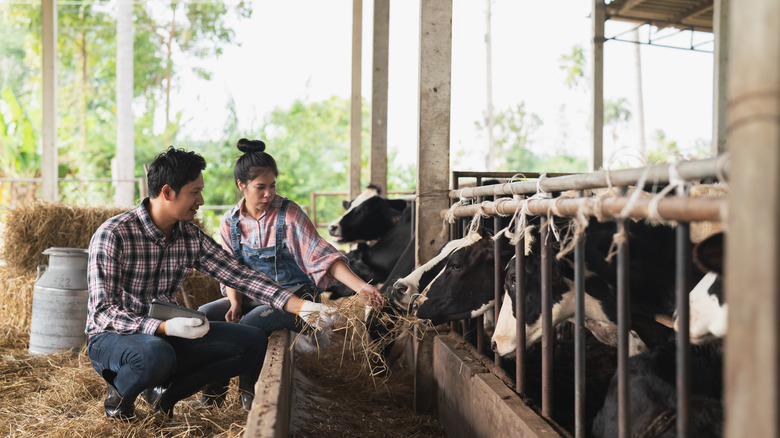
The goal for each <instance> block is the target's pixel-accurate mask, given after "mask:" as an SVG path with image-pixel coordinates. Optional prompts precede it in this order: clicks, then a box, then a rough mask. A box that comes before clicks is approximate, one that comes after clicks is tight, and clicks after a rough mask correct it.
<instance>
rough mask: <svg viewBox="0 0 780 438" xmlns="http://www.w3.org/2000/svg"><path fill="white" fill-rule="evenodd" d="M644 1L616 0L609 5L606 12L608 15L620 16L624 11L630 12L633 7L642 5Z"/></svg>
mask: <svg viewBox="0 0 780 438" xmlns="http://www.w3.org/2000/svg"><path fill="white" fill-rule="evenodd" d="M644 1H645V0H617V1H614V2H612V3H610V4H609V6H607V7H606V12H607V13H608V14H609V15H612V14H618V15H619V14H622V13H624V12H626V11H630V10H631V9H633V8H634V7H635V6H638V5H640V4H642V3H643V2H644Z"/></svg>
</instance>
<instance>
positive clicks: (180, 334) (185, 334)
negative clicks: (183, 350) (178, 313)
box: [163, 317, 209, 339]
mask: <svg viewBox="0 0 780 438" xmlns="http://www.w3.org/2000/svg"><path fill="white" fill-rule="evenodd" d="M163 324H165V325H164V326H163V329H164V330H165V335H166V336H176V337H177V338H186V339H197V338H201V337H203V335H205V334H206V333H208V331H209V322H208V320H206V321H205V322H204V320H202V319H199V318H185V317H176V318H171V319H169V320H167V321H165V322H163Z"/></svg>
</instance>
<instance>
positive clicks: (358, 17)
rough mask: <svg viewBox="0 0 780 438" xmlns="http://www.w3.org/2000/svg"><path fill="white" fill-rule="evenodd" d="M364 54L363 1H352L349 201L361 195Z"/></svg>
mask: <svg viewBox="0 0 780 438" xmlns="http://www.w3.org/2000/svg"><path fill="white" fill-rule="evenodd" d="M362 52H363V0H352V98H351V107H350V118H349V139H350V142H349V199H355V197H356V196H357V195H358V194H360V191H361V190H360V168H361V167H362V166H361V162H360V153H361V138H360V134H361V131H362V127H363V117H362V116H363V114H362V111H363V108H362V106H363V99H362V97H361V94H360V93H361V83H360V82H361V66H362V59H363V58H362V54H363V53H362Z"/></svg>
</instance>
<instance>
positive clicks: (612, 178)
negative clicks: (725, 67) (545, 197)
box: [449, 156, 729, 199]
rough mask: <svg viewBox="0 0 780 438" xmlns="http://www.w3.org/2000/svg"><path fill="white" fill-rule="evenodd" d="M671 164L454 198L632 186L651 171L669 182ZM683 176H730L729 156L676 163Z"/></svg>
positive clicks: (455, 193)
mask: <svg viewBox="0 0 780 438" xmlns="http://www.w3.org/2000/svg"><path fill="white" fill-rule="evenodd" d="M669 166H671V165H670V164H660V165H657V166H648V167H646V168H645V167H642V168H635V169H623V170H611V171H609V175H608V174H607V171H605V170H601V171H598V172H590V173H583V174H577V175H566V176H558V177H552V178H544V179H543V180H542V181H535V180H534V181H518V182H514V183H505V184H494V185H489V186H482V187H466V188H463V189H460V190H451V191H450V194H449V196H450V198H454V199H461V197H463V198H476V197H477V196H489V195H514V194H531V193H536V192H537V191H538V190H539V189H541V190H542V191H544V192H548V193H549V192H563V191H566V190H584V189H596V188H602V187H609V186H629V185H634V184H636V182H637V181H639V179H640V178H641V177H642V175H643V174H644V173H645V172H647V177H646V180H647V181H648V183H651V182H654V183H668V182H669ZM676 166H677V173H678V174H679V176H680V178H682V179H684V180H686V181H690V180H694V179H701V178H711V177H716V176H722V177H723V178H726V179H728V177H729V159H727V158H726V157H722V156H718V157H713V158H707V159H704V160H693V161H682V162H680V163H677V164H676Z"/></svg>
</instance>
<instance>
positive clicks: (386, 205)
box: [328, 185, 412, 298]
mask: <svg viewBox="0 0 780 438" xmlns="http://www.w3.org/2000/svg"><path fill="white" fill-rule="evenodd" d="M344 206H345V208H347V211H346V212H345V213H344V214H343V215H342V216H341V217H340V218H338V219H337V220H335V221H334V222H333V223H331V224H330V226H329V227H328V230H329V232H330V234H331V235H332V236H333V237H336V238H337V239H338V241H339V242H361V243H359V244H358V246H357V247H356V248H355V249H353V250H352V251H350V252H348V253H347V259H348V260H349V263H350V266H351V267H352V270H353V271H354V272H355V274H356V275H358V276H359V277H360V278H362V279H363V280H366V281H371V282H372V283H373V284H379V283H383V282H385V280H387V278H388V276H389V275H390V273H391V272H392V271H393V269H394V268H395V267H396V264H397V263H398V261H399V259H400V258H401V255H402V254H403V253H404V251H405V250H406V249H407V248H408V246H409V244H410V243H411V241H412V229H411V224H412V209H411V207H410V206H409V205H408V202H407V201H404V200H402V199H385V198H382V197H381V196H380V191H379V189H378V188H377V187H375V186H372V185H369V186H368V188H367V189H366V190H364V191H363V193H361V194H360V195H359V196H358V197H356V198H355V199H354V200H352V201H351V202H345V205H344ZM369 241H371V242H372V244H370V245H369V244H367V243H365V242H369ZM396 270H397V269H396ZM405 274H406V272H404V273H403V275H405ZM399 275H400V274H399ZM328 291H330V292H331V294H332V296H333V297H334V298H339V297H345V296H350V295H352V294H353V291H352V290H351V289H349V288H347V287H346V286H344V285H343V284H341V283H337V284H336V285H334V286H331V287H330V288H328Z"/></svg>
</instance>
